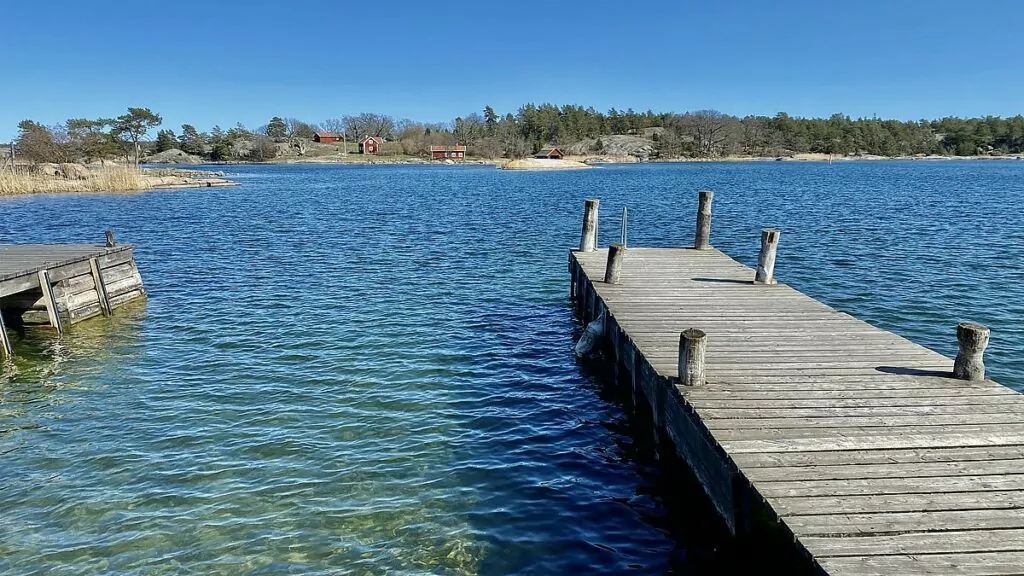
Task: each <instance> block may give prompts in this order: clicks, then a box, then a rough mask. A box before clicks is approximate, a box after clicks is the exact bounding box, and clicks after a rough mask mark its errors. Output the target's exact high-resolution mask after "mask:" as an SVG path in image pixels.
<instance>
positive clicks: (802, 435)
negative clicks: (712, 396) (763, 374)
mask: <svg viewBox="0 0 1024 576" xmlns="http://www.w3.org/2000/svg"><path fill="white" fill-rule="evenodd" d="M714 434H715V438H717V439H718V440H719V441H720V442H722V443H726V442H730V441H750V442H756V441H759V440H766V441H770V440H781V441H791V440H805V439H806V440H811V441H815V442H817V443H818V446H820V447H821V448H819V449H826V450H827V449H830V448H829V447H830V446H832V444H830V441H833V440H834V441H836V442H843V441H846V440H855V439H857V438H859V437H869V438H880V437H888V438H892V441H893V443H894V444H895V443H898V442H899V440H900V437H901V436H904V435H906V436H911V437H913V436H921V435H929V434H935V435H936V436H937V437H941V436H945V435H961V436H962V435H969V434H974V435H977V436H981V437H984V436H994V435H1003V436H1008V435H1013V436H1024V424H956V425H943V426H877V427H876V426H870V427H834V428H782V429H773V428H758V429H742V430H715V433H714Z"/></svg>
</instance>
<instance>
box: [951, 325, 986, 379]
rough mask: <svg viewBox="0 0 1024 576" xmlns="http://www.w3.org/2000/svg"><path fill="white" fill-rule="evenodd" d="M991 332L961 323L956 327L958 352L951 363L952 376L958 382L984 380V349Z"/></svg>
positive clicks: (981, 327)
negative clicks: (958, 380)
mask: <svg viewBox="0 0 1024 576" xmlns="http://www.w3.org/2000/svg"><path fill="white" fill-rule="evenodd" d="M991 332H992V331H991V330H989V329H988V328H986V327H984V326H982V325H981V324H973V323H971V322H961V323H960V324H959V325H958V326H957V327H956V339H957V340H958V341H959V342H960V351H959V352H958V353H957V355H956V360H954V361H953V376H955V377H956V378H959V379H960V380H984V379H985V348H986V347H987V346H988V337H989V334H991Z"/></svg>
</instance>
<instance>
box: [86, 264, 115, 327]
mask: <svg viewBox="0 0 1024 576" xmlns="http://www.w3.org/2000/svg"><path fill="white" fill-rule="evenodd" d="M89 268H90V271H91V272H92V282H93V284H94V285H95V286H96V296H97V298H98V299H99V301H100V310H101V311H102V312H103V315H104V316H110V312H111V310H110V299H109V298H107V287H106V286H105V285H104V283H103V276H101V275H100V267H99V265H98V264H97V263H96V259H95V258H90V259H89Z"/></svg>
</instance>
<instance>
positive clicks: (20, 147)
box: [13, 103, 1024, 165]
mask: <svg viewBox="0 0 1024 576" xmlns="http://www.w3.org/2000/svg"><path fill="white" fill-rule="evenodd" d="M162 122H163V119H162V117H161V116H160V115H159V114H157V113H156V112H153V111H151V110H150V109H149V108H141V107H138V108H136V107H129V108H128V109H127V112H126V113H125V114H122V115H120V116H116V117H113V118H97V119H87V118H73V119H69V120H66V121H64V122H63V123H59V124H54V125H46V124H44V123H42V122H39V121H36V120H24V121H22V122H21V123H20V124H19V125H18V129H19V131H18V136H17V138H16V140H15V141H14V142H13V148H14V150H15V153H16V155H17V157H18V159H19V160H20V161H21V162H28V163H33V164H35V163H46V162H49V163H66V162H81V163H89V162H92V161H95V160H99V159H111V158H119V159H121V160H122V161H123V162H125V163H126V164H132V165H138V164H139V163H140V162H141V163H147V162H149V163H186V164H190V163H202V162H307V161H312V162H366V163H386V162H396V163H404V162H410V161H430V160H431V152H430V148H431V146H451V145H456V144H458V145H464V146H466V149H467V156H468V157H469V158H472V159H475V160H477V161H479V160H481V159H489V160H494V161H496V162H498V163H500V162H502V161H504V160H518V159H522V158H529V157H531V156H532V155H533V154H534V153H536V152H537V151H538V150H540V149H542V148H544V147H551V146H557V147H559V148H560V149H562V151H563V153H564V154H565V155H566V156H571V157H573V158H581V159H588V158H590V159H593V160H595V161H654V160H660V161H666V160H667V161H671V160H714V159H737V158H782V159H796V158H804V159H808V158H813V157H816V156H819V157H824V158H828V159H832V158H833V157H835V158H839V159H842V158H865V159H870V158H879V157H881V158H902V157H972V158H973V157H1002V156H1011V155H1017V156H1020V155H1024V116H1021V115H1017V116H1013V117H1008V118H1003V117H998V116H985V117H981V118H955V117H948V118H941V119H933V120H893V119H880V118H875V117H872V118H851V117H849V116H846V115H843V114H833V115H831V116H829V117H828V118H802V117H797V116H791V115H789V114H787V113H784V112H779V113H778V114H775V115H774V116H756V115H749V116H743V117H739V116H733V115H729V114H725V113H722V112H719V111H717V110H695V111H689V112H684V113H677V112H654V111H651V110H648V111H645V112H638V111H634V110H632V109H627V110H618V109H615V108H612V109H610V110H608V111H607V112H601V111H598V110H596V109H595V108H593V107H583V106H579V105H563V106H558V105H554V104H540V105H536V104H532V103H531V104H525V105H523V106H521V107H519V108H518V110H516V111H514V112H506V113H505V114H504V115H502V114H500V113H498V112H497V111H495V110H494V109H493V108H492V107H490V106H486V107H484V108H483V110H482V111H481V112H473V113H470V114H466V115H464V116H459V117H457V118H454V119H453V120H451V121H448V122H420V121H416V120H410V119H399V118H396V117H393V116H390V115H387V114H381V113H375V112H363V113H358V114H347V115H339V116H337V117H332V118H327V119H325V120H321V121H318V122H313V121H307V120H300V119H298V118H294V117H290V116H286V115H278V116H273V117H271V118H270V119H268V121H267V123H266V124H264V125H261V126H256V127H246V126H244V125H242V124H241V123H239V124H236V125H235V126H234V127H231V128H228V129H223V128H221V127H219V126H214V127H213V128H212V129H210V130H209V131H201V130H199V129H198V128H196V127H195V126H194V125H192V124H183V125H181V128H180V130H179V131H177V132H176V131H175V130H173V129H171V128H166V127H165V128H163V129H160V130H159V131H158V132H157V133H156V134H155V135H151V134H150V132H151V131H152V130H154V129H157V128H158V127H159V126H160V125H161V124H162ZM325 136H326V138H325ZM368 136H372V137H377V138H379V139H380V141H382V142H383V144H382V145H380V150H379V154H374V155H364V154H360V153H359V144H358V143H359V141H360V140H361V139H363V138H365V137H368Z"/></svg>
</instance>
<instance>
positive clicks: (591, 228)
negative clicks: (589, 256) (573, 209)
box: [580, 199, 601, 252]
mask: <svg viewBox="0 0 1024 576" xmlns="http://www.w3.org/2000/svg"><path fill="white" fill-rule="evenodd" d="M600 204H601V201H600V200H597V199H590V200H587V201H585V202H584V203H583V232H582V235H581V237H580V252H593V251H595V250H597V208H598V206H599V205H600Z"/></svg>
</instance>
